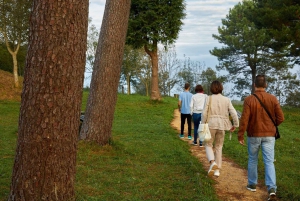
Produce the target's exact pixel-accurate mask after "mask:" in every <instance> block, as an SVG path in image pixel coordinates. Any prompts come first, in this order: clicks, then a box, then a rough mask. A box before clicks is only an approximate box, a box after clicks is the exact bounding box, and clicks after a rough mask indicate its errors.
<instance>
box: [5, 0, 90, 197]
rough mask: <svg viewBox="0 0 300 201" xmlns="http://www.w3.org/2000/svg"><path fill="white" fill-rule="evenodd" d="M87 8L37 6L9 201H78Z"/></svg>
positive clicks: (68, 3)
mask: <svg viewBox="0 0 300 201" xmlns="http://www.w3.org/2000/svg"><path fill="white" fill-rule="evenodd" d="M88 5H89V2H88V1H85V0H84V1H72V0H65V1H60V0H53V1H46V0H34V1H33V6H32V13H31V18H30V34H29V45H28V52H27V57H26V65H25V73H24V86H23V91H22V101H21V108H20V117H19V130H18V140H17V150H16V156H15V162H14V167H13V174H12V183H11V190H10V195H9V198H8V200H22V201H32V200H75V193H74V181H75V165H76V147H77V140H78V138H77V137H78V132H79V123H80V122H79V117H80V109H81V99H82V86H83V78H84V68H85V52H86V40H87V27H88Z"/></svg>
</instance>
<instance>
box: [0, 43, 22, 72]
mask: <svg viewBox="0 0 300 201" xmlns="http://www.w3.org/2000/svg"><path fill="white" fill-rule="evenodd" d="M26 53H27V45H24V46H21V47H20V50H19V53H18V58H17V60H18V75H20V76H23V75H24V67H25V59H26ZM0 69H1V70H4V71H8V72H11V73H12V72H13V61H12V57H11V55H10V54H9V52H8V50H7V48H6V46H5V44H4V43H0Z"/></svg>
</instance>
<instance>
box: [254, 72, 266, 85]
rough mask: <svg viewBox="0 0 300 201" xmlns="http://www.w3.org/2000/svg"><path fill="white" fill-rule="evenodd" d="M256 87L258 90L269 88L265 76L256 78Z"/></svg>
mask: <svg viewBox="0 0 300 201" xmlns="http://www.w3.org/2000/svg"><path fill="white" fill-rule="evenodd" d="M254 83H255V87H257V88H266V87H267V82H266V78H265V75H257V76H256V77H255V82H254Z"/></svg>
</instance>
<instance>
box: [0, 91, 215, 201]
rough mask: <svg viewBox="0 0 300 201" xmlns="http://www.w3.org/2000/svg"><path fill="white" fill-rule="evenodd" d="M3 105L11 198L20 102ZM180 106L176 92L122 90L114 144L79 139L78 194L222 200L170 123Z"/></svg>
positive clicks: (2, 194) (1, 189) (3, 181)
mask: <svg viewBox="0 0 300 201" xmlns="http://www.w3.org/2000/svg"><path fill="white" fill-rule="evenodd" d="M86 96H87V95H86V93H85V94H84V102H86ZM0 105H1V106H0V118H1V119H2V118H7V117H6V115H3V112H2V110H7V111H8V113H9V115H10V116H11V121H7V124H8V125H7V126H5V125H2V124H1V126H0V133H3V134H2V135H1V138H0V140H1V141H0V142H1V147H2V144H3V147H6V149H7V151H5V152H4V151H3V149H2V148H1V150H0V158H1V159H5V160H6V164H5V165H4V164H3V163H2V162H1V164H0V170H1V171H0V174H1V177H0V200H6V198H7V195H8V193H9V185H10V177H11V171H12V166H13V158H14V150H15V146H16V145H15V142H16V132H17V121H18V108H19V103H0ZM4 108H6V109H4ZM84 108H85V107H84V104H83V107H82V110H84ZM175 108H177V99H175V98H164V100H163V101H161V102H155V101H150V100H149V97H144V96H138V95H130V96H128V95H119V96H118V102H117V106H116V112H115V119H114V124H113V139H112V142H111V144H110V145H107V146H104V147H99V146H97V145H96V144H93V143H88V142H84V141H80V142H79V144H78V157H77V174H76V186H75V189H76V200H78V201H79V200H80V201H81V200H199V201H200V200H218V199H217V196H216V195H215V192H214V189H213V188H212V184H213V181H212V180H210V179H209V178H207V176H206V175H207V172H206V170H204V169H203V168H202V165H201V163H200V162H199V161H198V160H197V159H196V158H195V157H193V156H192V155H191V154H190V152H189V145H188V144H187V143H186V142H184V141H182V140H180V139H179V138H178V133H177V132H176V131H175V130H174V129H172V128H171V126H170V122H171V120H172V119H173V111H174V109H175ZM9 122H11V123H9ZM8 127H10V129H8ZM5 130H7V131H6V132H3V131H5Z"/></svg>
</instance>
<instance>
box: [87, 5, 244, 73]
mask: <svg viewBox="0 0 300 201" xmlns="http://www.w3.org/2000/svg"><path fill="white" fill-rule="evenodd" d="M105 2H106V1H105V0H90V9H89V10H90V12H89V15H90V17H91V18H92V23H93V24H94V25H96V27H97V29H98V30H100V26H101V22H102V17H103V11H104V7H105ZM238 2H240V0H186V14H187V15H186V18H185V19H184V20H183V22H184V25H183V27H182V30H181V32H180V33H179V37H178V39H177V41H176V43H175V46H176V52H177V56H178V58H183V55H186V56H187V57H189V58H191V60H193V61H199V62H201V63H204V64H205V65H206V67H215V65H217V64H218V60H217V59H216V57H214V56H212V55H210V53H209V50H212V49H213V48H214V47H220V46H221V44H219V43H218V42H217V41H216V40H214V39H213V37H212V34H217V33H218V31H217V30H218V26H220V25H221V19H223V18H225V17H226V15H227V14H228V12H229V9H230V8H233V6H234V5H236V4H237V3H238Z"/></svg>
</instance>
